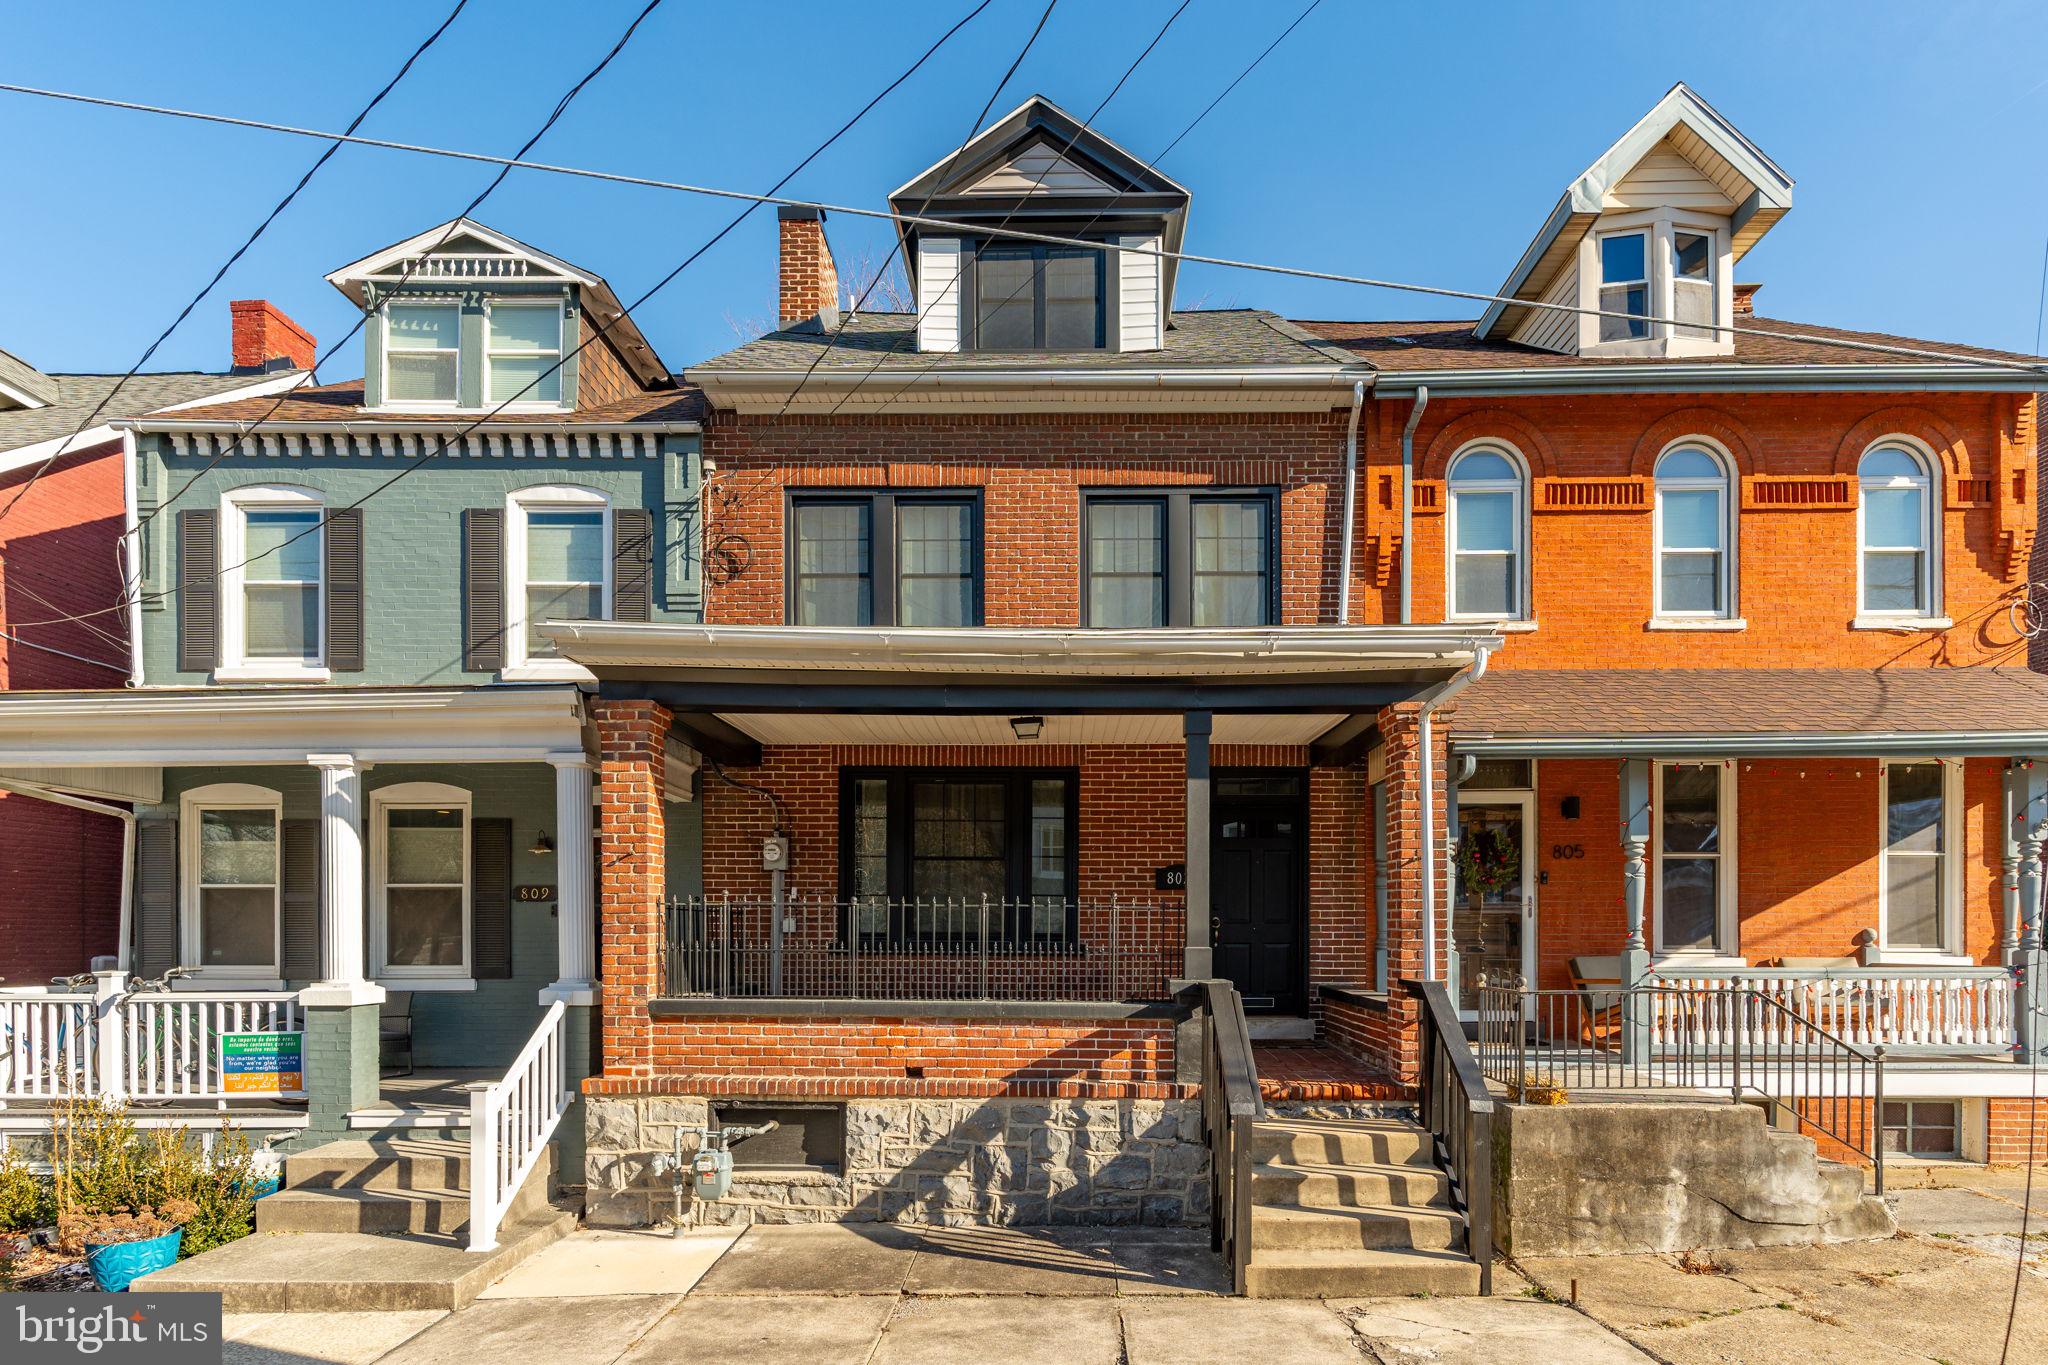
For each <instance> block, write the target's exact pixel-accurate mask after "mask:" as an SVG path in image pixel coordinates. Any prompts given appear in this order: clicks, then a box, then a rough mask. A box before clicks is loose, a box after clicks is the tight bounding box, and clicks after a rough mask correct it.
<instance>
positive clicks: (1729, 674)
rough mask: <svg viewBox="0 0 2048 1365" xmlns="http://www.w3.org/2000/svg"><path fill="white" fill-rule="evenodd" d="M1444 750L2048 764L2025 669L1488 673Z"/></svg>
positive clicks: (2039, 685) (2036, 680) (2039, 679)
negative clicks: (2023, 759) (1974, 758)
mask: <svg viewBox="0 0 2048 1365" xmlns="http://www.w3.org/2000/svg"><path fill="white" fill-rule="evenodd" d="M1451 743H1452V747H1453V748H1455V749H1457V750H1458V751H1460V752H1464V753H1473V754H1492V755H1497V756H1502V757H1529V758H1535V757H1543V756H1546V755H1556V756H1567V755H1580V756H1607V755H1617V756H1618V755H1635V756H1670V757H1689V756H1711V755H1764V754H1786V755H1799V754H1815V755H1819V754H1855V755H1871V756H1878V757H1882V756H1886V755H1894V754H1896V755H1901V756H1905V755H1927V756H1944V757H1965V756H1971V755H1980V756H1992V757H2004V756H2019V755H2031V754H2048V677H2043V676H2042V675H2041V674H2038V673H2035V672H2032V671H2031V670H2029V669H2024V668H1879V669H1868V668H1765V669H1749V668H1654V669H1526V670H1523V669H1497V670H1495V671H1493V672H1490V673H1488V674H1487V675H1486V676H1485V677H1484V678H1482V679H1480V680H1479V681H1478V682H1477V683H1474V684H1473V685H1472V686H1471V687H1470V688H1468V689H1467V690H1466V691H1465V692H1464V693H1463V694H1462V695H1461V696H1460V697H1459V698H1458V702H1457V713H1456V717H1455V719H1454V720H1453V721H1452V740H1451Z"/></svg>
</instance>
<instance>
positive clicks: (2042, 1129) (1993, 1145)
mask: <svg viewBox="0 0 2048 1365" xmlns="http://www.w3.org/2000/svg"><path fill="white" fill-rule="evenodd" d="M1985 1103H1986V1105H1987V1106H1988V1110H1989V1112H1988V1113H1987V1114H1986V1115H1985V1136H1986V1138H1987V1139H1988V1141H1987V1142H1986V1145H1985V1153H1984V1155H1985V1159H1986V1160H1988V1161H1989V1162H1991V1164H1992V1165H1994V1166H1996V1165H2001V1164H2005V1165H2018V1164H2019V1163H2021V1162H2025V1161H2048V1099H2041V1100H2037V1101H2034V1102H2033V1104H2032V1105H2031V1106H2030V1105H2029V1103H2028V1101H2026V1100H1987V1101H1985ZM2029 1107H2031V1108H2033V1110H2034V1113H2033V1115H2032V1125H2031V1126H2032V1137H2033V1142H2034V1146H2033V1152H2032V1154H2031V1155H2029V1153H2028V1150H2027V1139H2028V1136H2029V1133H2028V1129H2029V1122H2028V1118H2029V1116H2028V1113H2027V1110H2028V1109H2029Z"/></svg>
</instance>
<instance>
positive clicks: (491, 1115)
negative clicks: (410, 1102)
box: [469, 1000, 576, 1251]
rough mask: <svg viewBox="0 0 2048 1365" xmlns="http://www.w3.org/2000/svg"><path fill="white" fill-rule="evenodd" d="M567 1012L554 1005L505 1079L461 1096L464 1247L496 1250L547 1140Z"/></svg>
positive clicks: (563, 1096)
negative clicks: (465, 1131) (465, 1118)
mask: <svg viewBox="0 0 2048 1365" xmlns="http://www.w3.org/2000/svg"><path fill="white" fill-rule="evenodd" d="M567 1014H568V1011H567V1010H566V1009H565V1008H564V1007H563V1005H562V1002H561V1001H559V1000H557V1001H556V1002H555V1003H554V1004H552V1005H550V1006H548V1012H547V1013H546V1014H544V1015H542V1016H541V1021H540V1027H539V1028H537V1029H535V1030H534V1031H533V1037H531V1038H529V1039H527V1040H526V1046H525V1047H523V1048H521V1049H520V1050H519V1055H518V1056H517V1057H516V1058H514V1059H513V1061H512V1065H511V1067H510V1068H508V1069H507V1070H506V1072H505V1079H504V1080H502V1081H493V1082H491V1083H489V1084H487V1085H476V1086H471V1087H470V1091H469V1249H470V1250H471V1251H490V1250H493V1249H494V1248H496V1246H497V1245H498V1227H499V1225H500V1224H501V1223H503V1222H504V1221H505V1213H506V1210H508V1209H509V1208H511V1206H512V1201H513V1199H514V1198H515V1197H517V1195H518V1194H519V1187H520V1186H521V1185H524V1184H525V1183H526V1177H527V1176H528V1175H530V1174H532V1173H533V1166H534V1163H535V1162H536V1161H538V1160H540V1155H541V1153H542V1152H543V1151H544V1150H546V1148H547V1145H548V1139H549V1138H551V1137H553V1136H554V1135H555V1129H556V1127H557V1126H558V1125H559V1124H560V1123H561V1122H562V1115H563V1114H565V1113H567V1112H568V1109H569V1105H570V1104H571V1103H572V1102H573V1101H574V1100H575V1098H576V1097H575V1096H574V1095H573V1094H571V1093H570V1091H569V1084H568V1070H567V1066H566V1063H567V1057H566V1056H565V1055H564V1049H565V1048H566V1047H567V1044H568V1030H567V1027H566V1025H565V1024H564V1023H563V1020H564V1019H565V1018H566V1017H567Z"/></svg>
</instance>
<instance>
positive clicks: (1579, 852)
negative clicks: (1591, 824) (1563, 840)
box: [1550, 844, 1586, 859]
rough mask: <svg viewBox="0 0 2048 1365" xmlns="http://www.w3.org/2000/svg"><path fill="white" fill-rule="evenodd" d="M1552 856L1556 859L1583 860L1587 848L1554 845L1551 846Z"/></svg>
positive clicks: (1583, 846)
mask: <svg viewBox="0 0 2048 1365" xmlns="http://www.w3.org/2000/svg"><path fill="white" fill-rule="evenodd" d="M1550 856H1551V857H1552V858H1555V859H1565V858H1583V857H1585V856H1586V846H1585V845H1584V844H1552V845H1551V846H1550Z"/></svg>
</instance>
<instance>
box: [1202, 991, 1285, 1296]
mask: <svg viewBox="0 0 2048 1365" xmlns="http://www.w3.org/2000/svg"><path fill="white" fill-rule="evenodd" d="M1190 998H1191V999H1190ZM1182 999H1183V1000H1189V1001H1190V1003H1192V1004H1193V1005H1194V1006H1195V1012H1196V1018H1197V1019H1198V1021H1199V1022H1200V1024H1201V1031H1202V1135H1203V1138H1204V1140H1205V1141H1206V1142H1207V1143H1208V1146H1209V1246H1210V1247H1211V1249H1213V1250H1214V1251H1216V1252H1217V1253H1218V1254H1219V1255H1221V1256H1222V1257H1223V1258H1224V1260H1225V1262H1226V1263H1228V1265H1229V1266H1230V1282H1231V1286H1232V1291H1233V1292H1234V1293H1236V1294H1238V1295H1240V1296H1241V1295H1243V1293H1244V1292H1245V1278H1246V1271H1247V1269H1248V1268H1249V1266H1250V1265H1251V1259H1252V1125H1253V1124H1254V1123H1255V1122H1257V1121H1258V1120H1260V1119H1262V1118H1264V1117H1265V1116H1266V1104H1265V1101H1264V1100H1262V1099H1261V1098H1260V1097H1259V1073H1258V1069H1257V1067H1256V1066H1254V1064H1253V1062H1252V1037H1251V1029H1250V1027H1249V1026H1248V1025H1247V1024H1246V1023H1245V1017H1244V997H1243V996H1241V995H1239V994H1238V993H1237V991H1236V989H1235V988H1233V987H1232V986H1231V984H1230V983H1229V982H1228V981H1196V982H1191V983H1189V985H1188V986H1187V988H1186V990H1185V991H1184V992H1183V993H1182Z"/></svg>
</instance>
